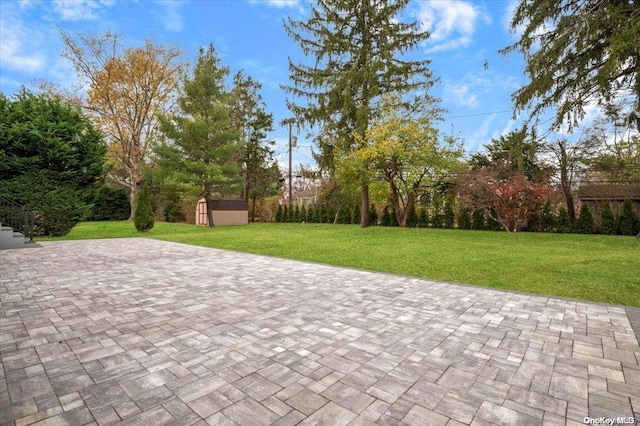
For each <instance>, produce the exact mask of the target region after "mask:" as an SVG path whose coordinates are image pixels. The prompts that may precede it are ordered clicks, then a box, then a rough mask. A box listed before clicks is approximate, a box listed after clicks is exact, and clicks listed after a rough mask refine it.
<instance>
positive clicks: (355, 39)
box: [284, 0, 435, 226]
mask: <svg viewBox="0 0 640 426" xmlns="http://www.w3.org/2000/svg"><path fill="white" fill-rule="evenodd" d="M408 3H409V0H393V1H392V0H318V1H317V5H316V6H315V7H314V8H313V9H312V10H311V13H310V17H309V19H308V20H306V21H295V20H293V19H289V20H288V21H287V22H286V23H285V30H286V31H287V34H288V35H289V36H290V37H291V38H292V39H293V40H294V41H296V42H297V43H298V44H299V45H300V46H301V48H302V50H303V52H304V53H305V54H306V55H307V56H309V57H311V58H312V61H313V64H312V65H306V64H302V63H299V64H295V63H293V62H291V61H289V69H290V73H291V80H292V83H293V85H292V86H286V87H284V89H285V90H286V91H287V92H288V93H289V94H290V95H293V96H294V97H295V101H292V102H289V108H290V109H291V110H292V111H293V112H294V114H295V115H296V117H297V119H298V120H299V121H301V122H304V123H306V124H308V125H310V126H317V128H319V129H320V130H321V131H320V132H319V134H320V136H318V137H317V138H316V143H317V145H318V147H319V148H320V153H319V156H318V158H317V160H318V162H319V163H320V165H321V167H323V168H325V169H329V170H332V169H333V166H334V164H335V163H334V158H335V156H340V155H341V154H347V153H349V152H351V151H352V150H354V149H357V148H359V142H358V140H359V141H366V137H365V136H366V135H365V132H366V131H367V129H368V128H369V125H370V122H371V121H372V119H373V118H375V117H376V115H377V113H378V111H377V108H378V106H377V100H379V98H380V96H381V95H382V94H384V93H396V94H398V95H400V96H402V95H406V94H408V93H413V94H416V93H417V94H420V95H417V96H414V98H413V99H405V102H404V104H403V105H402V106H403V107H405V108H407V109H411V108H420V107H421V105H423V104H424V103H425V102H427V103H428V104H431V105H432V104H434V103H435V99H433V98H432V97H431V96H429V95H428V90H429V89H430V88H431V86H433V84H434V82H435V78H434V77H433V75H432V73H431V71H430V69H429V63H430V61H428V60H424V61H413V60H409V59H407V57H406V56H405V54H406V53H407V52H409V51H411V50H413V49H415V48H416V47H417V46H418V45H419V44H420V43H421V42H423V41H425V40H426V39H427V38H428V37H429V33H428V32H426V31H422V30H420V28H419V26H418V24H417V23H416V22H412V23H404V22H402V21H401V16H400V14H401V12H402V11H403V9H404V8H405V7H406V6H407V5H408ZM360 143H362V142H360ZM358 180H359V182H358V184H359V185H360V187H361V200H362V207H361V209H360V211H361V218H360V225H361V226H368V225H369V220H370V218H369V182H368V180H367V177H366V176H362V177H359V179H358Z"/></svg>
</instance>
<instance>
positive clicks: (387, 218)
mask: <svg viewBox="0 0 640 426" xmlns="http://www.w3.org/2000/svg"><path fill="white" fill-rule="evenodd" d="M382 226H398V222H397V221H396V216H395V215H394V214H393V212H392V211H391V209H390V208H389V206H384V210H383V212H382Z"/></svg>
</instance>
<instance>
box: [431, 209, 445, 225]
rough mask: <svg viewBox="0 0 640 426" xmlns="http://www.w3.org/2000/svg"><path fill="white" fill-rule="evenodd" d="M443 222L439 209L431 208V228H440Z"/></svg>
mask: <svg viewBox="0 0 640 426" xmlns="http://www.w3.org/2000/svg"><path fill="white" fill-rule="evenodd" d="M443 222H444V216H443V215H442V213H440V209H439V208H438V207H437V206H434V208H433V214H432V215H431V227H433V228H442V225H443Z"/></svg>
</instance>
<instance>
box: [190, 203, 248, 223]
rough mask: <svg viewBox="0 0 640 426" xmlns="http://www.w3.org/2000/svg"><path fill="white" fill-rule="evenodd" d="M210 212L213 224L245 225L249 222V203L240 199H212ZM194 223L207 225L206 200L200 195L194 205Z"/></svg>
mask: <svg viewBox="0 0 640 426" xmlns="http://www.w3.org/2000/svg"><path fill="white" fill-rule="evenodd" d="M210 202H211V207H212V208H211V213H212V215H213V224H214V226H227V225H247V224H248V223H249V205H248V203H247V202H246V201H245V200H242V199H227V200H224V199H213V200H210ZM196 225H205V226H206V225H209V218H208V217H207V200H206V199H205V198H204V197H202V198H200V199H199V200H198V205H197V206H196Z"/></svg>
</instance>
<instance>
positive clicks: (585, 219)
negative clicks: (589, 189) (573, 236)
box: [575, 204, 594, 234]
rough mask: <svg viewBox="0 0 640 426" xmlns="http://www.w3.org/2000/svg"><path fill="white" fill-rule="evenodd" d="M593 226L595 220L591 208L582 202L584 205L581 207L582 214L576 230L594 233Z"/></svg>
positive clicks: (583, 232) (577, 221)
mask: <svg viewBox="0 0 640 426" xmlns="http://www.w3.org/2000/svg"><path fill="white" fill-rule="evenodd" d="M593 228H594V220H593V215H592V214H591V210H590V209H589V206H587V205H586V204H582V207H580V216H579V217H578V219H577V220H576V227H575V230H576V232H578V233H579V234H592V233H593Z"/></svg>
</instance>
